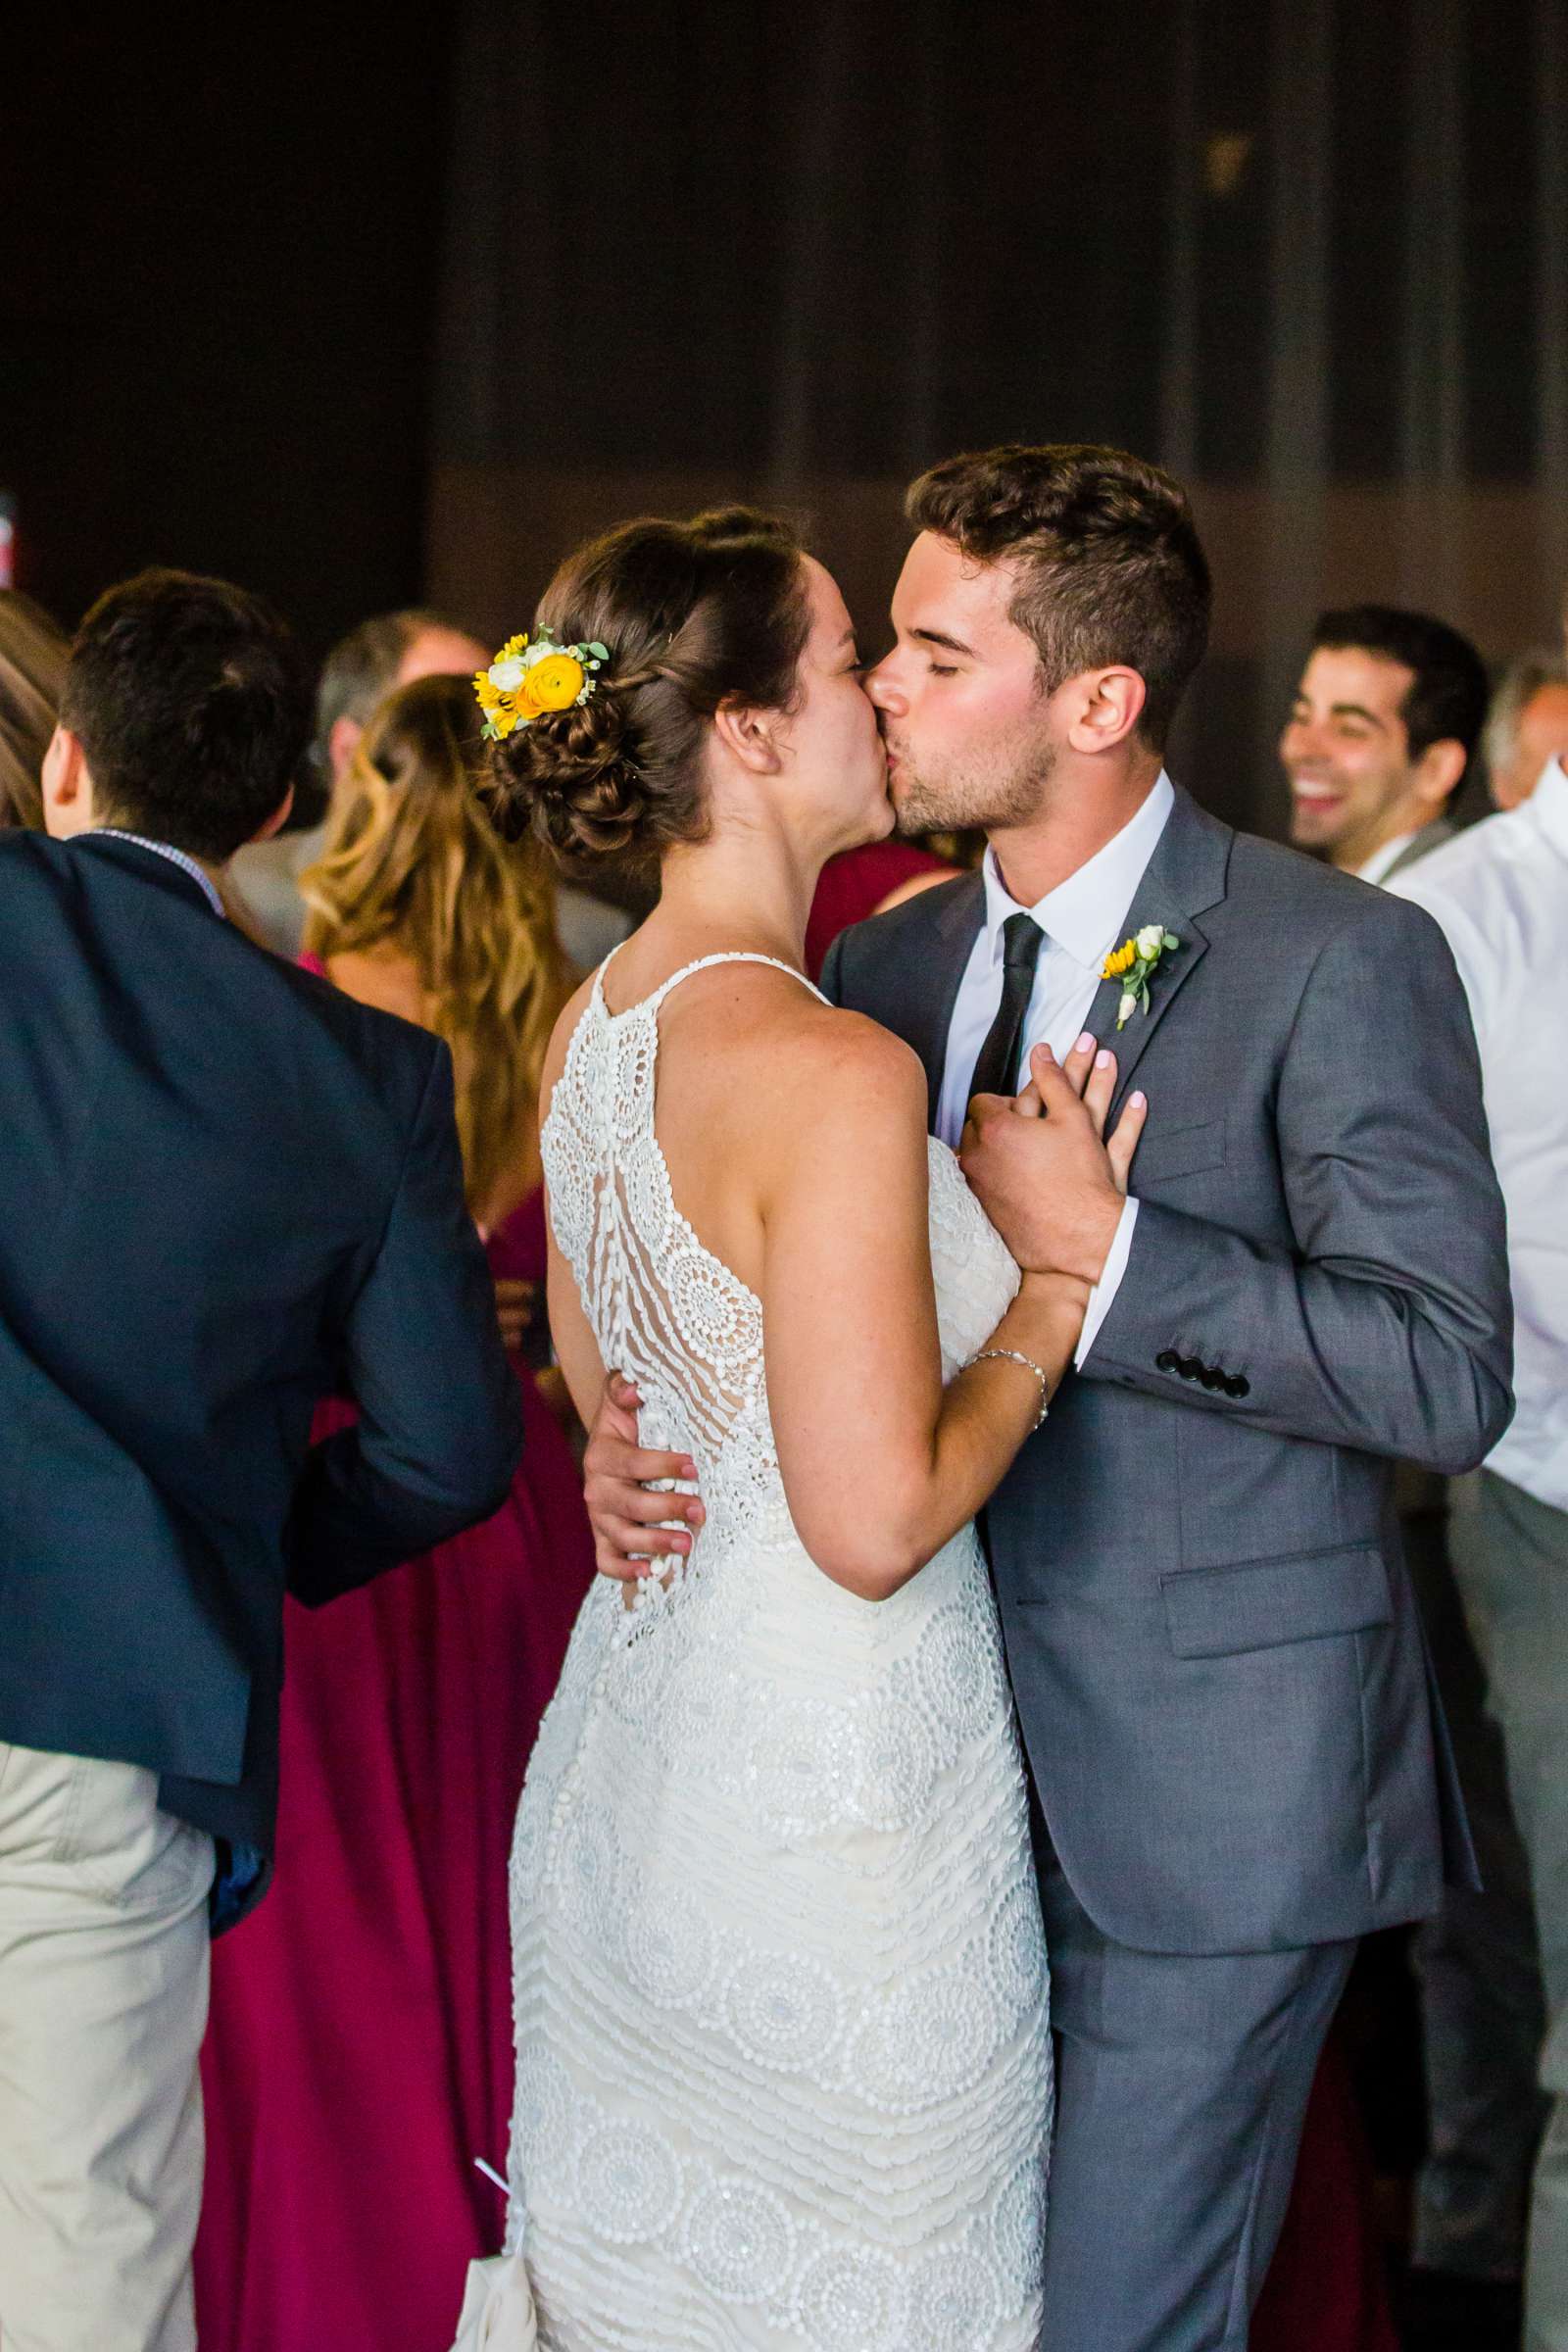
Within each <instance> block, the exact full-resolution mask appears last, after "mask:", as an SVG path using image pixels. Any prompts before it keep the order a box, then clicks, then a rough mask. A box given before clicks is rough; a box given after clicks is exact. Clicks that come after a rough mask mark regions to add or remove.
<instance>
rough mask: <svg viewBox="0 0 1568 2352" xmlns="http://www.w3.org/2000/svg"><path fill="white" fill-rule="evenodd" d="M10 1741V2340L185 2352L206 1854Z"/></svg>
mask: <svg viewBox="0 0 1568 2352" xmlns="http://www.w3.org/2000/svg"><path fill="white" fill-rule="evenodd" d="M157 1799H158V1783H157V1780H156V1778H155V1776H154V1775H153V1774H152V1773H150V1772H144V1771H142V1770H141V1769H140V1768H139V1767H138V1766H135V1765H131V1764H111V1763H103V1762H100V1761H98V1760H96V1759H93V1758H87V1757H80V1756H60V1755H50V1754H45V1753H43V1752H41V1751H40V1750H38V1749H36V1748H26V1747H16V1746H11V1745H8V1744H7V1743H6V1742H5V1741H4V1740H0V2344H3V2346H4V2352H190V2347H192V2346H193V2345H194V2344H195V2341H196V2327H195V2320H194V2317H193V2313H192V2304H191V2282H190V2255H191V2245H192V2242H193V2240H194V2238H195V2235H196V2221H197V2216H198V2214H199V2213H200V2210H201V2188H202V2155H203V2144H202V2108H201V2082H200V2078H199V2076H198V2074H197V2057H198V2053H199V2051H200V2049H201V2041H202V2034H203V2032H204V2031H205V2028H206V2023H207V1969H208V1937H207V1895H208V1890H209V1888H210V1887H211V1885H212V1879H213V1868H214V1851H213V1841H212V1839H211V1838H208V1837H207V1836H205V1835H204V1834H203V1833H202V1832H201V1831H198V1830H195V1829H192V1828H191V1827H190V1826H189V1825H188V1824H187V1823H184V1822H180V1821H176V1820H174V1819H173V1818H172V1816H171V1815H169V1814H167V1813H161V1812H160V1811H159V1810H158V1801H157Z"/></svg>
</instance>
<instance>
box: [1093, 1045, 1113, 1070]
mask: <svg viewBox="0 0 1568 2352" xmlns="http://www.w3.org/2000/svg"><path fill="white" fill-rule="evenodd" d="M1095 1067H1096V1069H1097V1070H1108V1069H1109V1067H1110V1048H1109V1047H1108V1046H1102V1047H1101V1049H1100V1052H1099V1053H1098V1054H1096V1055H1095Z"/></svg>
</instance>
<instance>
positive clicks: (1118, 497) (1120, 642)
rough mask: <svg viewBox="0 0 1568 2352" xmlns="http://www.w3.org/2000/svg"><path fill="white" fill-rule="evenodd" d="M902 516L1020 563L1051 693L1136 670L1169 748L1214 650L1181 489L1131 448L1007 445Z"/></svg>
mask: <svg viewBox="0 0 1568 2352" xmlns="http://www.w3.org/2000/svg"><path fill="white" fill-rule="evenodd" d="M905 513H906V514H907V515H908V518H909V520H910V521H911V522H912V523H913V524H914V526H915V528H916V529H917V530H922V531H934V532H935V533H936V534H937V536H938V537H939V538H942V539H951V540H952V541H953V542H954V543H955V545H956V546H957V547H959V548H961V549H962V550H963V553H964V554H965V555H966V556H972V557H973V558H974V559H975V561H976V562H977V563H980V564H999V563H1003V562H1008V563H1011V564H1013V565H1014V566H1015V567H1016V573H1017V588H1016V592H1015V594H1014V596H1013V600H1012V607H1011V618H1012V620H1013V623H1014V625H1015V626H1016V627H1018V628H1020V629H1022V631H1023V632H1024V635H1025V636H1026V637H1032V638H1033V640H1034V642H1035V645H1036V647H1037V648H1038V650H1039V654H1040V666H1041V670H1042V673H1043V677H1042V683H1043V685H1044V688H1045V691H1046V692H1047V693H1048V694H1054V692H1055V690H1056V688H1057V687H1058V686H1061V685H1064V684H1065V682H1066V681H1067V679H1068V678H1073V677H1077V676H1078V674H1079V673H1080V671H1082V670H1086V669H1102V668H1105V667H1108V666H1109V665H1110V664H1111V663H1112V662H1122V663H1125V664H1126V666H1127V667H1128V668H1129V669H1136V670H1137V671H1138V673H1139V675H1140V676H1141V677H1142V679H1143V681H1144V687H1145V697H1146V699H1145V703H1144V710H1143V716H1142V717H1141V719H1140V720H1139V732H1140V733H1141V734H1142V735H1143V736H1144V738H1145V740H1146V741H1147V742H1148V743H1149V744H1150V745H1151V746H1152V748H1153V749H1154V750H1155V751H1162V750H1163V749H1164V745H1165V738H1166V735H1167V734H1168V733H1169V731H1170V723H1171V720H1172V719H1173V718H1174V717H1175V715H1176V709H1177V705H1178V704H1179V703H1180V701H1181V698H1182V693H1183V689H1184V688H1185V687H1186V684H1187V681H1188V679H1189V678H1190V677H1191V676H1192V674H1193V672H1194V670H1195V669H1196V668H1197V667H1198V664H1199V662H1201V660H1202V658H1203V653H1204V650H1205V648H1206V646H1207V644H1208V613H1209V579H1208V564H1207V562H1206V560H1205V558H1204V555H1203V550H1202V547H1201V544H1200V542H1199V537H1198V529H1197V525H1196V524H1195V523H1194V521H1193V513H1192V508H1191V507H1190V506H1189V504H1188V501H1187V493H1186V491H1185V490H1184V489H1183V488H1182V486H1181V484H1180V482H1178V481H1176V480H1175V479H1174V478H1173V477H1172V476H1171V475H1170V474H1168V473H1164V472H1162V471H1161V470H1160V468H1159V467H1158V466H1151V465H1148V464H1147V463H1146V462H1145V460H1144V459H1142V458H1134V457H1130V456H1129V455H1128V453H1127V452H1126V451H1125V450H1123V449H1100V448H1097V447H1095V446H1093V445H1091V444H1081V443H1074V442H1061V443H1056V444H1054V445H1048V446H1045V447H1042V448H1038V449H1031V448H1027V447H1025V446H1024V445H1023V444H1022V443H1019V442H1008V443H1006V444H1005V445H1004V447H1002V448H1001V449H987V450H982V451H979V452H978V453H976V454H975V455H973V456H969V457H961V458H948V459H945V460H944V462H943V463H942V464H941V465H940V466H932V467H931V470H930V471H929V472H928V473H922V474H921V476H920V478H919V480H918V481H916V482H914V483H912V484H911V485H910V488H909V493H908V496H907V499H906V501H905Z"/></svg>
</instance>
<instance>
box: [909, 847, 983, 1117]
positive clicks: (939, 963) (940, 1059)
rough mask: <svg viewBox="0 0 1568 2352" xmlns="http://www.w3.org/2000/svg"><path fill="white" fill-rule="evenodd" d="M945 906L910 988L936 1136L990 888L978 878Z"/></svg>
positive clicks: (959, 886) (958, 888)
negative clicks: (952, 1034)
mask: <svg viewBox="0 0 1568 2352" xmlns="http://www.w3.org/2000/svg"><path fill="white" fill-rule="evenodd" d="M942 896H943V901H944V904H943V906H942V908H941V910H940V912H939V914H938V916H937V921H936V925H935V932H934V935H933V936H930V938H929V944H928V946H927V947H926V951H925V953H924V954H923V955H922V956H921V958H920V964H919V968H918V970H917V971H916V972H915V973H914V974H913V975H912V987H911V989H910V1012H911V1015H912V1018H911V1021H910V1027H909V1043H910V1045H911V1046H913V1048H914V1050H915V1052H916V1053H917V1054H919V1056H920V1059H921V1060H922V1061H923V1062H924V1063H925V1074H926V1085H927V1090H928V1096H929V1120H928V1123H929V1126H930V1129H931V1132H932V1134H933V1135H934V1134H935V1133H936V1126H937V1107H938V1105H939V1103H941V1100H942V1080H943V1074H944V1072H945V1071H946V1069H947V1062H948V1031H949V1029H950V1028H951V1027H952V1024H953V1007H954V1005H956V1002H957V997H958V984H959V982H960V981H961V980H962V978H963V971H964V966H965V964H966V963H967V962H968V960H969V951H970V950H971V948H972V947H973V946H974V943H975V936H976V934H977V932H978V931H979V929H980V925H981V923H982V922H983V920H984V919H985V904H986V890H985V883H984V881H983V879H982V878H981V876H980V875H979V874H978V873H974V874H970V875H968V876H966V878H965V879H964V880H963V881H962V882H961V883H954V884H953V885H952V886H951V887H950V888H949V889H948V890H945V891H944V892H943V894H942Z"/></svg>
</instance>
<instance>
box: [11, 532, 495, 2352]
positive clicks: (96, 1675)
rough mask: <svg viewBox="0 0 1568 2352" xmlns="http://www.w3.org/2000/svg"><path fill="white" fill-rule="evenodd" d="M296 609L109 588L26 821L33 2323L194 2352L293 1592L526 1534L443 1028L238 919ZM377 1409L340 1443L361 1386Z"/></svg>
mask: <svg viewBox="0 0 1568 2352" xmlns="http://www.w3.org/2000/svg"><path fill="white" fill-rule="evenodd" d="M309 709H310V706H309V690H308V682H307V679H306V675H305V671H304V668H303V665H302V662H301V661H300V658H299V656H298V654H297V652H296V649H295V647H294V645H293V642H292V640H291V638H290V636H289V634H288V632H287V630H286V628H285V627H284V625H283V623H282V622H281V621H280V620H279V619H278V618H277V617H276V616H275V615H274V614H273V613H270V611H269V610H268V608H266V607H265V606H264V605H262V604H260V603H259V602H258V601H257V600H256V599H254V598H252V597H250V596H247V595H245V594H243V593H242V592H241V591H239V590H237V589H234V588H231V587H228V586H226V585H225V584H224V583H222V582H221V581H215V580H204V579H198V578H194V577H192V576H190V575H188V574H183V573H178V572H169V571H162V572H148V573H144V574H143V575H142V576H141V577H140V578H138V579H136V580H132V581H130V582H129V583H127V584H126V585H125V586H123V587H122V588H119V589H116V590H113V591H111V593H110V594H109V595H108V596H106V597H105V598H103V599H102V600H101V601H100V603H99V604H98V605H97V606H95V607H94V609H93V610H92V612H91V613H88V615H87V618H86V620H85V621H84V622H83V624H82V628H81V632H80V634H79V636H78V638H77V640H76V643H75V646H74V649H73V657H72V662H71V666H70V669H69V671H68V674H67V680H66V686H65V694H64V700H63V704H62V717H61V725H60V728H59V730H58V731H57V733H56V735H55V737H54V740H53V742H52V743H51V745H50V748H49V752H48V755H47V758H46V760H45V765H44V775H43V794H44V810H45V818H46V822H47V825H48V830H49V834H50V836H51V837H52V838H49V839H45V838H43V837H42V836H39V835H35V834H25V833H20V832H13V833H9V834H6V835H4V836H3V837H0V989H3V1012H0V2333H3V2334H4V2336H5V2340H6V2342H7V2344H8V2345H9V2344H11V2343H13V2342H14V2343H16V2344H17V2345H18V2346H19V2347H28V2346H39V2347H42V2346H45V2345H47V2346H48V2347H49V2352H75V2348H76V2347H80V2352H88V2347H91V2352H121V2348H122V2347H123V2352H132V2348H134V2352H143V2348H144V2347H157V2352H184V2347H187V2346H190V2345H193V2344H194V2342H195V2334H194V2327H193V2324H192V2321H191V2316H190V2292H189V2254H190V2245H191V2239H192V2237H193V2235H194V2230H195V2224H196V2215H197V2210H198V2206H199V2202H200V2183H201V2115H200V2092H199V2087H198V2082H197V2074H196V2056H197V2049H198V2047H199V2044H200V2039H201V2033H202V2026H203V2022H204V2018H205V2011H206V1970H207V1938H208V1932H209V1917H210V1913H211V1914H212V1915H213V1916H214V1917H216V1918H217V1919H218V1922H219V1924H224V1923H225V1922H226V1919H227V1918H228V1917H232V1916H237V1913H238V1911H239V1910H240V1909H241V1908H243V1906H244V1904H245V1903H246V1902H247V1901H249V1900H254V1899H255V1896H256V1894H257V1893H258V1892H259V1891H260V1887H261V1886H262V1884H263V1883H264V1880H265V1855H266V1850H267V1847H268V1844H269V1841H270V1835H271V1825H272V1818H273V1807H274V1799H275V1783H276V1740H277V1702H278V1688H279V1683H280V1679H281V1654H280V1653H281V1636H280V1625H281V1610H282V1599H283V1593H284V1589H285V1585H286V1586H288V1587H289V1588H290V1589H292V1590H293V1591H294V1592H295V1593H298V1594H299V1595H300V1596H301V1597H302V1598H303V1599H305V1600H307V1601H312V1602H318V1601H324V1600H328V1599H330V1598H331V1597H332V1596H333V1595H334V1594H335V1593H341V1592H346V1591H348V1590H350V1589H351V1588H352V1587H354V1586H356V1585H358V1584H360V1583H362V1582H363V1581H364V1580H365V1579H366V1578H368V1577H369V1576H372V1575H374V1574H375V1573H376V1572H377V1570H379V1569H382V1568H386V1567H390V1566H392V1565H394V1564H395V1563H396V1562H397V1561H399V1560H400V1559H402V1558H405V1557H407V1556H408V1555H409V1554H411V1553H414V1552H417V1551H422V1550H425V1549H427V1548H428V1547H429V1546H430V1545H432V1544H437V1543H439V1542H441V1541H442V1540H443V1539H444V1538H446V1537H448V1536H450V1535H452V1534H454V1533H456V1532H457V1531H458V1530H459V1529H461V1528H463V1527H465V1526H467V1525H469V1524H471V1523H473V1522H475V1521H478V1520H481V1519H483V1518H485V1517H486V1516H488V1514H489V1513H490V1512H491V1511H493V1510H494V1509H495V1508H496V1507H497V1506H498V1504H499V1503H500V1502H501V1500H502V1498H503V1497H504V1495H506V1493H507V1491H508V1487H509V1483H510V1480H511V1476H512V1472H513V1470H514V1468H515V1462H516V1458H517V1453H518V1448H519V1445H520V1436H519V1429H518V1417H517V1403H516V1391H515V1383H514V1382H513V1381H512V1379H511V1378H510V1376H509V1373H508V1369H507V1364H506V1359H505V1356H504V1354H503V1352H502V1348H501V1344H500V1339H499V1336H498V1333H497V1329H496V1321H495V1307H494V1297H493V1292H492V1289H491V1285H490V1281H489V1277H488V1273H487V1269H486V1263H485V1258H484V1253H483V1250H482V1249H481V1247H480V1244H479V1241H478V1237H477V1235H476V1234H475V1232H474V1229H473V1226H472V1222H471V1220H470V1218H469V1216H468V1214H467V1211H466V1206H465V1203H464V1190H463V1172H462V1166H461V1162H460V1158H459V1151H458V1138H457V1132H456V1128H455V1124H454V1119H453V1109H452V1072H451V1065H450V1058H449V1055H448V1053H447V1049H446V1047H445V1046H444V1045H442V1044H441V1043H439V1042H438V1041H437V1040H436V1039H435V1038H434V1037H432V1036H430V1035H429V1034H428V1033H426V1032H425V1031H423V1030H419V1029H416V1028H414V1027H411V1026H410V1025H408V1024H407V1023H405V1022H403V1021H399V1020H396V1019H394V1018H392V1017H391V1016H390V1015H388V1014H384V1013H379V1012H375V1011H371V1010H369V1009H368V1008H367V1007H365V1006H363V1005H359V1004H357V1003H355V1001H354V1000H353V999H352V998H350V997H347V996H345V995H343V994H341V993H340V992H339V991H337V990H335V989H333V988H331V987H330V986H328V985H326V984H325V983H324V982H321V981H319V980H317V979H315V978H313V977H312V976H311V975H309V974H307V973H304V972H301V971H299V970H297V969H295V968H294V967H293V966H291V965H289V964H286V963H283V962H281V961H278V960H277V959H275V958H274V957H273V956H270V955H269V954H268V953H267V952H266V951H265V950H263V949H261V948H259V947H257V946H256V945H254V944H253V942H252V941H251V940H249V939H248V938H246V937H245V936H244V935H243V934H242V933H241V932H240V931H239V930H238V929H236V928H235V926H234V925H233V924H231V923H230V922H228V921H227V920H225V918H224V913H223V901H222V895H221V873H222V868H223V866H224V865H225V863H226V861H227V859H228V858H229V857H230V856H231V855H232V854H233V852H234V851H235V850H236V849H238V848H239V847H240V846H241V844H242V843H244V842H247V841H251V840H255V839H258V838H261V837H263V836H265V835H266V834H267V833H268V832H269V831H270V830H271V829H272V828H274V827H275V826H276V825H277V824H279V823H281V822H282V821H283V818H284V816H285V815H286V813H287V809H288V806H289V800H290V790H291V777H292V774H293V770H294V768H295V766H296V764H297V762H298V760H299V759H300V756H301V754H302V753H303V750H304V746H305V741H306V736H307V730H308V726H309ZM334 1389H337V1390H345V1391H347V1392H348V1393H350V1394H352V1395H353V1396H354V1397H356V1399H357V1400H358V1403H359V1407H360V1414H359V1420H358V1424H357V1426H356V1427H354V1428H352V1429H348V1430H345V1431H343V1432H342V1433H341V1434H340V1435H339V1436H337V1437H334V1438H332V1439H331V1440H330V1441H329V1442H328V1443H327V1444H326V1445H324V1446H319V1447H318V1448H316V1450H315V1451H314V1452H312V1451H311V1449H310V1429H311V1419H312V1413H313V1410H314V1408H315V1406H316V1403H317V1401H318V1399H319V1397H322V1396H323V1395H325V1394H326V1393H327V1392H328V1391H330V1390H334Z"/></svg>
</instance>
